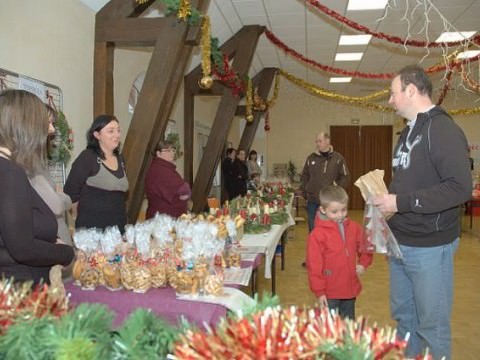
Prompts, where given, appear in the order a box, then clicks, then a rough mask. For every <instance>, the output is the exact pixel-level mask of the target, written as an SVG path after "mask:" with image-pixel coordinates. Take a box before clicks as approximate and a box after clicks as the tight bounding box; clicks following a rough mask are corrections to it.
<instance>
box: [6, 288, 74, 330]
mask: <svg viewBox="0 0 480 360" xmlns="http://www.w3.org/2000/svg"><path fill="white" fill-rule="evenodd" d="M67 310H68V298H66V297H64V296H58V294H57V293H55V292H54V291H53V289H51V288H49V287H48V286H47V285H45V284H43V285H37V286H34V287H32V283H31V282H26V283H15V282H14V281H13V279H8V280H6V279H3V280H0V335H1V334H4V333H5V332H6V331H7V329H8V327H9V326H11V325H12V324H14V323H15V322H17V321H19V320H22V321H24V320H29V319H34V318H41V317H44V316H54V317H59V316H62V315H64V314H65V313H66V312H67Z"/></svg>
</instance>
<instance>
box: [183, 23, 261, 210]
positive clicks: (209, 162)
mask: <svg viewBox="0 0 480 360" xmlns="http://www.w3.org/2000/svg"><path fill="white" fill-rule="evenodd" d="M263 31H264V27H262V26H258V25H250V26H245V27H243V28H242V29H241V30H240V31H239V33H237V34H236V35H235V36H234V37H235V38H236V45H237V46H236V48H235V50H232V51H235V52H236V55H235V57H234V59H233V65H232V66H233V68H234V69H235V70H236V71H237V73H238V74H239V76H240V77H241V78H242V77H244V76H245V75H246V74H247V73H248V69H249V68H250V65H251V63H252V58H253V54H254V53H255V49H256V47H257V43H258V38H259V37H260V35H261V34H262V33H263ZM239 100H240V98H239V97H238V96H234V95H233V94H232V92H231V91H225V92H224V94H223V96H222V98H221V100H220V105H219V107H218V110H217V114H216V116H215V120H214V122H213V125H212V130H211V132H210V136H209V137H208V141H207V146H206V148H205V152H204V154H203V156H202V160H201V162H200V166H199V168H198V172H197V176H196V177H195V181H194V184H193V189H192V200H193V208H192V210H193V211H194V212H200V211H202V210H203V208H204V206H205V204H206V202H207V196H208V193H209V192H210V188H211V186H212V182H213V177H214V175H215V171H216V168H217V166H218V164H219V160H220V158H221V153H222V149H223V147H224V145H225V142H226V140H227V137H228V132H229V130H230V126H231V123H232V120H233V117H234V115H235V110H236V108H237V105H238V102H239Z"/></svg>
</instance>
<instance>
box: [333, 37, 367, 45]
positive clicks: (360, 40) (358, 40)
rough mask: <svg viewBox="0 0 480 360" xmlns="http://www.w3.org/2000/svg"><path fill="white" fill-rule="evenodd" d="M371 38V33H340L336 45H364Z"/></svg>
mask: <svg viewBox="0 0 480 360" xmlns="http://www.w3.org/2000/svg"><path fill="white" fill-rule="evenodd" d="M371 38H372V35H342V36H340V41H339V42H338V45H366V44H368V43H369V42H370V39H371Z"/></svg>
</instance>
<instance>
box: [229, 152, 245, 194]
mask: <svg viewBox="0 0 480 360" xmlns="http://www.w3.org/2000/svg"><path fill="white" fill-rule="evenodd" d="M232 180H233V189H232V194H230V199H234V198H236V197H237V196H245V195H246V194H247V181H248V167H247V164H246V162H245V150H241V149H239V150H238V152H237V158H236V159H235V161H234V162H233V179H232Z"/></svg>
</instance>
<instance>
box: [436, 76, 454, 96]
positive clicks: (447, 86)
mask: <svg viewBox="0 0 480 360" xmlns="http://www.w3.org/2000/svg"><path fill="white" fill-rule="evenodd" d="M452 74H453V69H450V70H448V72H447V75H446V76H445V84H444V85H443V87H442V90H441V91H440V96H439V97H438V100H437V105H441V104H442V102H443V100H444V99H445V96H446V95H447V91H448V90H450V83H451V80H452Z"/></svg>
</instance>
